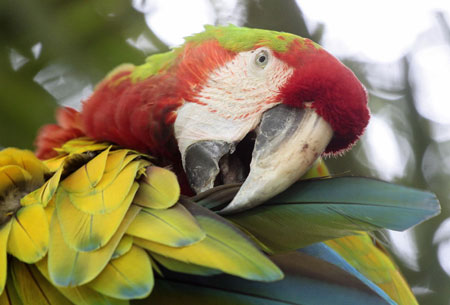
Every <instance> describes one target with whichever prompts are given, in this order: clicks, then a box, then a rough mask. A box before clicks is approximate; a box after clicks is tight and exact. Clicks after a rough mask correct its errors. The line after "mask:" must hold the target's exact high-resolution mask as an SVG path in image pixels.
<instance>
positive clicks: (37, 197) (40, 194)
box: [20, 167, 63, 207]
mask: <svg viewBox="0 0 450 305" xmlns="http://www.w3.org/2000/svg"><path fill="white" fill-rule="evenodd" d="M62 172H63V168H62V167H60V168H59V169H58V170H57V171H56V172H55V173H54V174H53V176H52V177H51V178H50V179H48V180H47V181H46V182H45V183H44V185H42V186H41V187H40V188H38V189H37V190H35V191H33V192H31V193H29V194H28V195H26V196H24V197H23V198H22V199H21V200H20V203H21V204H22V205H23V206H26V205H30V204H34V203H40V204H42V205H43V206H44V207H46V206H47V204H48V202H49V201H50V200H51V199H52V198H53V195H54V194H55V192H56V189H57V188H58V186H59V180H60V179H61V174H62Z"/></svg>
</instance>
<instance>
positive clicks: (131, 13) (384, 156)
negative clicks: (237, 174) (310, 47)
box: [0, 0, 450, 305]
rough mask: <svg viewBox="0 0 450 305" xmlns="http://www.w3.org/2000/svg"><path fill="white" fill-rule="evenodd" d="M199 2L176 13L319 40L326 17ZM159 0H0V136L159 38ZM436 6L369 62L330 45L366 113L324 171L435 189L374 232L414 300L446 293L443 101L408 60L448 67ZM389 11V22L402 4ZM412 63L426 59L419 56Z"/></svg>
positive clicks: (448, 245) (449, 153) (48, 112)
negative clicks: (416, 210)
mask: <svg viewBox="0 0 450 305" xmlns="http://www.w3.org/2000/svg"><path fill="white" fill-rule="evenodd" d="M170 2H171V4H170V5H172V7H170V8H169V9H172V10H173V13H174V14H176V16H179V15H180V14H183V13H184V14H186V13H188V12H183V7H185V6H186V3H190V5H192V6H193V7H191V9H192V10H191V11H190V12H192V11H196V10H197V7H195V6H196V5H197V3H198V2H199V1H192V2H191V1H183V0H179V2H178V4H180V6H178V5H177V2H176V1H170ZM202 2H204V3H203V6H202V9H204V7H205V5H206V6H207V9H208V10H207V12H206V13H204V12H203V11H200V7H199V10H198V12H197V13H198V15H195V16H184V21H185V20H187V19H189V18H200V17H202V16H203V15H202V14H208V16H207V18H206V19H205V20H206V21H207V22H208V23H215V24H227V23H230V22H231V23H234V24H237V25H244V26H250V27H257V28H265V29H272V30H279V31H286V32H291V33H294V34H298V35H301V36H304V37H310V38H312V39H313V40H315V41H317V42H319V43H321V42H323V43H324V45H325V47H327V44H326V41H322V38H323V35H324V33H326V31H327V25H326V23H320V22H319V23H318V22H316V23H314V22H311V21H310V20H309V19H308V15H307V14H305V15H304V14H302V10H301V9H302V3H301V1H297V2H296V1H294V0H284V1H274V0H260V1H255V0H235V1H219V0H217V1H216V0H205V1H202ZM205 2H206V4H205ZM161 3H162V1H152V0H148V1H145V0H135V1H131V2H129V1H123V0H91V1H81V0H78V1H62V0H39V1H25V0H15V1H13V0H3V1H1V2H0V42H1V49H0V86H1V90H0V147H1V146H3V147H7V146H16V147H21V148H33V140H34V137H35V135H36V132H37V130H38V129H39V127H40V126H42V125H43V124H45V123H50V122H54V117H53V114H54V110H55V109H56V107H57V106H58V105H66V106H71V107H75V108H79V107H80V101H81V100H82V99H84V98H86V97H87V96H89V94H90V93H91V92H92V90H93V88H94V87H95V84H96V83H97V82H99V81H100V80H101V79H102V77H103V76H104V75H105V74H106V73H107V72H108V71H110V70H111V69H112V68H114V67H115V66H117V65H119V64H121V63H124V62H131V63H134V64H140V63H142V62H143V61H144V60H145V58H146V57H147V56H148V55H149V54H152V53H156V52H161V51H166V50H168V49H169V47H168V46H167V42H164V41H165V40H164V38H163V37H159V36H160V35H156V34H155V33H158V31H157V30H160V29H157V28H154V27H155V26H154V25H153V26H152V24H154V23H152V20H153V19H152V18H153V16H154V15H153V12H154V11H155V10H157V9H158V6H159V5H161ZM174 3H175V5H174ZM224 3H225V4H224ZM230 3H231V4H230ZM181 4H183V5H184V6H182V5H181ZM166 5H167V4H166ZM324 9H326V7H324ZM405 9H407V8H405ZM343 11H344V8H343ZM339 13H341V12H336V14H339ZM199 16H200V17H199ZM203 17H205V16H203ZM446 17H447V16H446V15H445V13H442V12H438V13H436V14H435V15H434V19H435V21H436V22H435V23H434V26H433V27H432V28H430V29H429V30H428V31H427V32H424V33H422V34H421V35H418V36H417V37H416V38H415V42H414V43H413V44H412V45H411V46H410V47H409V48H408V50H406V51H405V52H404V53H403V54H402V56H401V57H400V58H398V59H396V60H395V61H391V62H387V63H386V62H385V63H379V62H375V61H371V60H367V59H364V58H361V57H358V56H354V55H352V54H345V50H344V52H340V53H341V54H338V57H340V59H341V60H342V61H343V62H345V64H346V65H347V66H349V67H350V68H351V69H353V71H354V72H355V73H356V74H357V76H358V77H359V79H360V80H361V81H363V83H364V84H365V86H366V87H367V89H368V92H369V94H370V103H369V106H370V108H371V111H372V114H373V118H372V122H371V124H370V126H369V128H368V130H367V132H366V134H365V136H364V137H363V138H362V141H360V143H359V144H358V145H356V147H355V148H354V149H353V150H352V151H351V152H350V153H347V154H346V155H345V156H344V157H339V158H335V159H334V158H332V159H329V160H328V164H329V165H330V166H331V169H332V171H333V172H334V173H335V174H355V175H365V176H375V177H380V178H382V179H385V180H390V181H393V182H396V183H400V184H404V185H410V186H412V187H416V188H420V189H429V190H431V191H432V192H435V193H436V194H437V196H438V197H439V199H440V201H441V204H442V213H441V215H440V216H438V217H436V218H434V219H432V220H431V221H428V222H426V223H424V224H421V225H419V226H418V227H416V228H414V229H412V230H410V231H408V232H406V233H394V232H386V234H385V235H386V238H387V239H389V240H390V241H389V243H390V246H389V247H390V248H391V250H392V251H393V253H394V255H395V258H396V261H397V263H398V264H399V266H400V267H401V269H402V270H403V272H404V274H405V276H406V277H407V279H408V281H409V283H410V284H411V286H412V287H413V291H414V292H415V294H416V295H417V297H418V299H419V302H420V303H421V304H426V305H442V304H450V277H449V274H450V218H449V216H450V211H449V208H448V207H449V203H450V185H449V180H450V179H449V178H450V136H449V134H450V132H449V130H450V120H447V118H449V115H448V112H450V110H449V109H450V108H449V107H447V108H442V109H444V110H439V109H440V108H439V109H438V110H439V111H441V112H442V111H444V112H445V109H446V111H447V116H443V118H441V119H436V118H434V117H432V116H431V115H430V113H429V112H427V109H429V107H434V108H436V106H433V105H431V104H430V105H427V104H426V101H427V98H428V96H431V95H433V96H435V94H434V93H433V92H434V91H433V90H431V89H430V88H423V86H422V84H424V83H426V82H427V80H428V82H429V81H430V78H427V77H428V76H429V75H430V74H429V72H427V71H428V70H426V69H425V70H424V68H423V67H424V65H422V66H421V65H419V63H421V62H423V61H421V57H419V56H418V55H419V54H421V53H424V52H425V53H426V52H429V53H430V52H431V53H430V54H431V55H430V56H431V57H433V56H434V57H435V58H436V56H437V57H438V58H439V56H444V57H443V58H444V59H445V60H447V61H446V62H443V63H442V64H441V63H440V62H439V61H437V64H436V65H437V69H447V70H448V69H450V65H449V62H450V51H449V50H450V29H449V26H448V23H447V18H446ZM155 18H156V17H155ZM343 18H344V17H343ZM398 18H399V23H401V22H402V21H401V20H402V16H398ZM200 19H201V18H200ZM381 19H382V16H380V20H381ZM201 20H203V19H201ZM166 21H167V20H166ZM166 23H167V24H169V27H170V30H171V31H173V32H176V31H178V30H181V29H183V27H184V24H183V23H182V22H181V20H180V22H178V20H177V19H176V17H174V18H172V21H170V20H169V22H166ZM355 26H356V27H357V26H358V25H355ZM374 26H377V25H374ZM185 30H186V29H185ZM153 31H155V32H153ZM436 33H438V34H436ZM374 39H377V38H376V37H374ZM166 41H168V40H167V39H166ZM354 44H358V41H355V42H354ZM430 45H431V46H436V45H437V46H439V47H440V50H441V51H442V50H443V53H442V52H441V51H440V52H438V53H436V52H434V51H435V49H431V51H430ZM433 50H434V51H433ZM445 60H444V61H445ZM435 62H436V61H435ZM424 63H425V68H426V67H427V64H426V63H427V61H425V62H424ZM427 73H428V74H427ZM431 75H434V74H433V73H432V74H431ZM447 75H449V74H448V73H447ZM436 82H438V83H439V82H442V84H443V85H442V84H441V85H442V87H443V89H444V91H446V92H447V95H446V96H440V97H438V99H441V101H440V102H441V103H442V105H444V104H448V103H450V99H449V96H450V94H449V93H448V84H449V78H445V79H444V80H442V79H441V80H439V79H437V80H436V79H434V80H433V83H436ZM445 84H446V85H445ZM445 86H446V87H445ZM430 90H431V91H430ZM418 99H421V102H418ZM423 100H425V103H424V102H423Z"/></svg>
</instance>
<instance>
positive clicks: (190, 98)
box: [0, 25, 439, 305]
mask: <svg viewBox="0 0 450 305" xmlns="http://www.w3.org/2000/svg"><path fill="white" fill-rule="evenodd" d="M368 120H369V109H368V107H367V93H366V91H365V89H364V87H363V86H362V85H361V83H360V82H359V81H358V79H357V78H356V77H355V75H354V74H353V73H352V72H351V71H350V70H349V69H348V68H346V67H345V66H344V65H343V64H342V63H340V62H339V61H338V60H337V59H336V58H335V57H333V56H332V55H330V54H329V53H327V52H326V51H325V50H324V49H323V48H322V47H321V46H319V45H318V44H316V43H314V42H312V41H311V40H309V39H304V38H301V37H298V36H295V35H292V34H288V33H281V32H275V31H268V30H259V29H250V28H241V27H235V26H232V25H229V26H218V27H213V26H206V27H205V31H204V32H202V33H199V34H196V35H193V36H191V37H188V38H186V42H185V43H184V44H183V45H182V46H180V47H178V48H175V49H173V50H172V51H170V52H167V53H162V54H156V55H152V56H150V57H149V58H148V59H147V61H146V63H144V64H143V65H141V66H134V65H129V64H128V65H122V66H120V67H118V68H117V69H115V70H114V71H112V72H111V73H110V74H109V75H107V76H106V78H105V79H104V80H103V81H102V82H101V83H100V84H99V85H98V86H97V87H96V89H95V91H94V93H93V94H92V96H91V97H90V98H88V99H87V100H86V101H85V102H84V103H83V108H82V110H81V111H80V112H78V111H76V110H73V109H70V108H61V109H60V110H59V111H58V113H57V124H53V125H47V126H45V127H43V128H42V129H41V131H40V133H39V135H38V137H37V141H36V144H37V151H36V155H37V157H39V159H40V160H39V159H37V158H36V157H35V156H34V155H33V154H32V153H30V152H28V151H22V150H19V149H12V148H10V149H6V150H4V151H1V152H0V195H1V196H0V245H1V246H2V247H1V249H2V250H1V251H0V304H2V305H3V304H87V305H90V304H128V303H129V302H130V301H132V302H133V303H135V302H139V303H141V304H417V301H416V300H415V298H414V296H413V294H412V293H411V290H410V289H409V287H408V285H407V283H406V282H405V280H404V279H403V277H402V275H401V274H400V272H399V270H398V268H397V267H396V265H395V264H394V263H393V261H392V259H391V258H390V256H389V254H388V253H387V251H386V250H385V249H384V248H383V246H381V244H380V243H379V242H377V240H376V239H375V238H373V236H372V235H369V234H368V233H367V232H371V231H374V230H377V229H380V228H388V229H395V230H405V229H407V228H409V227H411V226H413V225H415V224H417V223H419V222H421V221H424V220H426V219H427V218H429V217H431V216H433V215H436V214H437V213H438V211H439V204H438V202H437V200H436V198H435V197H434V195H433V194H430V193H427V192H422V191H418V190H414V189H409V188H405V187H401V186H395V185H392V184H388V183H385V182H381V181H377V180H372V179H367V178H357V177H337V178H330V174H329V173H328V170H327V168H326V166H325V165H324V163H323V161H322V159H321V156H322V155H340V154H342V153H344V152H345V151H347V150H349V149H350V148H351V147H352V145H354V144H355V142H356V141H357V140H358V139H359V137H360V136H361V135H362V133H363V131H364V128H365V127H366V125H367V123H368ZM42 160H44V161H42ZM300 178H301V180H300V181H299V179H300ZM180 193H181V195H180ZM154 272H155V273H156V274H154ZM155 279H156V281H155ZM136 300H139V301H136Z"/></svg>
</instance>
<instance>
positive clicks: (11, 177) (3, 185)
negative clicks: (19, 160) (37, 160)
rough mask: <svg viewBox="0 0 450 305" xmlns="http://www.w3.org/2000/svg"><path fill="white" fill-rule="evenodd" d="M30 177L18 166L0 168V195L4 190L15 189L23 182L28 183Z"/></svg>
mask: <svg viewBox="0 0 450 305" xmlns="http://www.w3.org/2000/svg"><path fill="white" fill-rule="evenodd" d="M30 180H31V175H30V174H29V173H28V172H27V171H26V170H24V169H23V168H21V167H20V166H18V165H5V166H2V167H0V194H2V193H4V192H5V191H6V190H8V189H10V188H13V187H17V186H18V185H20V184H21V183H23V182H26V181H30Z"/></svg>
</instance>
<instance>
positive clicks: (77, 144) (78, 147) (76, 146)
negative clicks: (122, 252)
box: [55, 137, 110, 154]
mask: <svg viewBox="0 0 450 305" xmlns="http://www.w3.org/2000/svg"><path fill="white" fill-rule="evenodd" d="M109 146H110V144H108V143H101V142H97V141H95V140H92V139H90V138H86V137H82V138H77V139H73V140H70V141H67V142H66V143H64V145H63V146H62V147H61V148H56V149H55V150H56V151H60V152H65V153H69V154H82V153H84V152H87V151H97V150H104V149H106V148H108V147H109Z"/></svg>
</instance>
